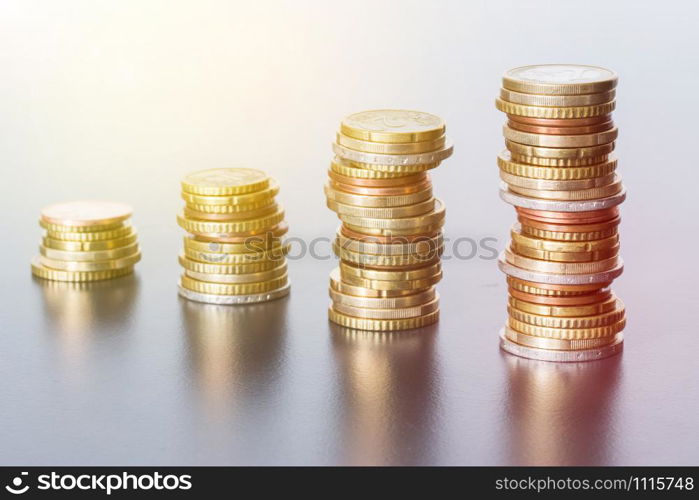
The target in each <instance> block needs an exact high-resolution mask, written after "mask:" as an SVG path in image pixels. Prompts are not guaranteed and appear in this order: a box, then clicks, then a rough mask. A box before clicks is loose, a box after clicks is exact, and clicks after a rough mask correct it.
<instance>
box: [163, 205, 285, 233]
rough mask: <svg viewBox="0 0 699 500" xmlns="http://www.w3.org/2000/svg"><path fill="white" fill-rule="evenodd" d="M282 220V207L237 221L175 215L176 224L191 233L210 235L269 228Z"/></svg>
mask: <svg viewBox="0 0 699 500" xmlns="http://www.w3.org/2000/svg"><path fill="white" fill-rule="evenodd" d="M283 220H284V209H282V208H281V207H279V209H278V210H277V212H275V213H273V214H271V215H266V216H264V217H260V218H258V219H248V220H239V221H227V222H214V221H202V220H194V219H188V218H187V217H185V216H184V214H178V215H177V224H179V226H180V227H181V228H182V229H184V230H185V231H187V232H188V233H193V234H207V235H210V236H216V235H222V236H223V235H229V234H240V233H247V232H249V231H259V230H261V229H267V228H271V227H273V226H276V225H277V224H279V223H280V222H281V221H283Z"/></svg>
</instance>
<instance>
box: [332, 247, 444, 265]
mask: <svg viewBox="0 0 699 500" xmlns="http://www.w3.org/2000/svg"><path fill="white" fill-rule="evenodd" d="M443 251H444V247H443V246H442V247H439V248H438V249H436V250H435V251H434V252H430V253H429V254H426V255H417V254H405V255H373V254H363V253H358V252H353V251H351V250H348V249H346V248H341V247H340V246H339V245H338V244H337V241H335V242H333V252H334V253H335V255H337V256H338V257H339V258H340V259H342V260H345V261H347V262H351V263H354V264H361V265H365V266H372V267H409V266H420V265H428V264H430V263H432V262H434V261H435V260H437V259H439V257H440V256H441V255H442V252H443ZM435 254H436V255H435Z"/></svg>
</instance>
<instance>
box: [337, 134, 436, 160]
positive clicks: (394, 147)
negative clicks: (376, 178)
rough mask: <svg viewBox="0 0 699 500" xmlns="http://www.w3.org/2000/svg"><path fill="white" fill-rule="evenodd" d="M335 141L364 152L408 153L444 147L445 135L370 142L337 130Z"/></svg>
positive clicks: (424, 151) (425, 151)
mask: <svg viewBox="0 0 699 500" xmlns="http://www.w3.org/2000/svg"><path fill="white" fill-rule="evenodd" d="M335 140H336V141H337V143H338V144H339V145H341V146H344V147H346V148H350V149H354V150H356V151H363V152H365V153H377V154H384V155H410V154H418V153H427V152H429V151H436V150H438V149H441V148H443V147H444V144H445V143H446V137H444V136H442V137H438V138H436V139H432V140H430V141H420V142H404V143H393V144H389V143H385V142H370V141H362V140H360V139H355V138H353V137H348V136H346V135H343V134H342V133H340V132H338V133H337V135H336V139H335Z"/></svg>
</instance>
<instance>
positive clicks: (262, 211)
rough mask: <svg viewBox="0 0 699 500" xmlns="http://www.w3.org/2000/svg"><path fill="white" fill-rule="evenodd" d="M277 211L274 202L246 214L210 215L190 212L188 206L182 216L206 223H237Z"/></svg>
mask: <svg viewBox="0 0 699 500" xmlns="http://www.w3.org/2000/svg"><path fill="white" fill-rule="evenodd" d="M278 211H279V205H278V204H277V203H275V202H273V203H270V204H269V205H266V206H264V207H262V208H258V209H256V210H249V211H246V212H233V213H210V212H202V211H200V210H192V209H191V208H189V207H188V206H185V207H184V216H185V217H186V218H187V219H198V220H207V221H214V222H216V221H222V222H228V221H238V220H250V219H259V218H260V217H265V216H267V215H272V214H274V213H276V212H278Z"/></svg>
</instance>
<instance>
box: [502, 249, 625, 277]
mask: <svg viewBox="0 0 699 500" xmlns="http://www.w3.org/2000/svg"><path fill="white" fill-rule="evenodd" d="M505 257H506V259H507V262H508V263H510V264H512V265H513V266H515V267H519V268H521V269H527V270H529V271H537V272H541V273H556V274H595V273H601V272H604V271H610V270H612V269H614V268H615V267H616V266H617V265H618V264H619V259H618V257H617V256H616V255H615V256H614V257H611V258H609V259H604V260H597V261H594V262H549V261H545V260H540V259H532V258H529V257H523V256H521V255H517V254H516V253H513V252H512V251H511V250H510V249H509V248H508V249H505Z"/></svg>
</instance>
